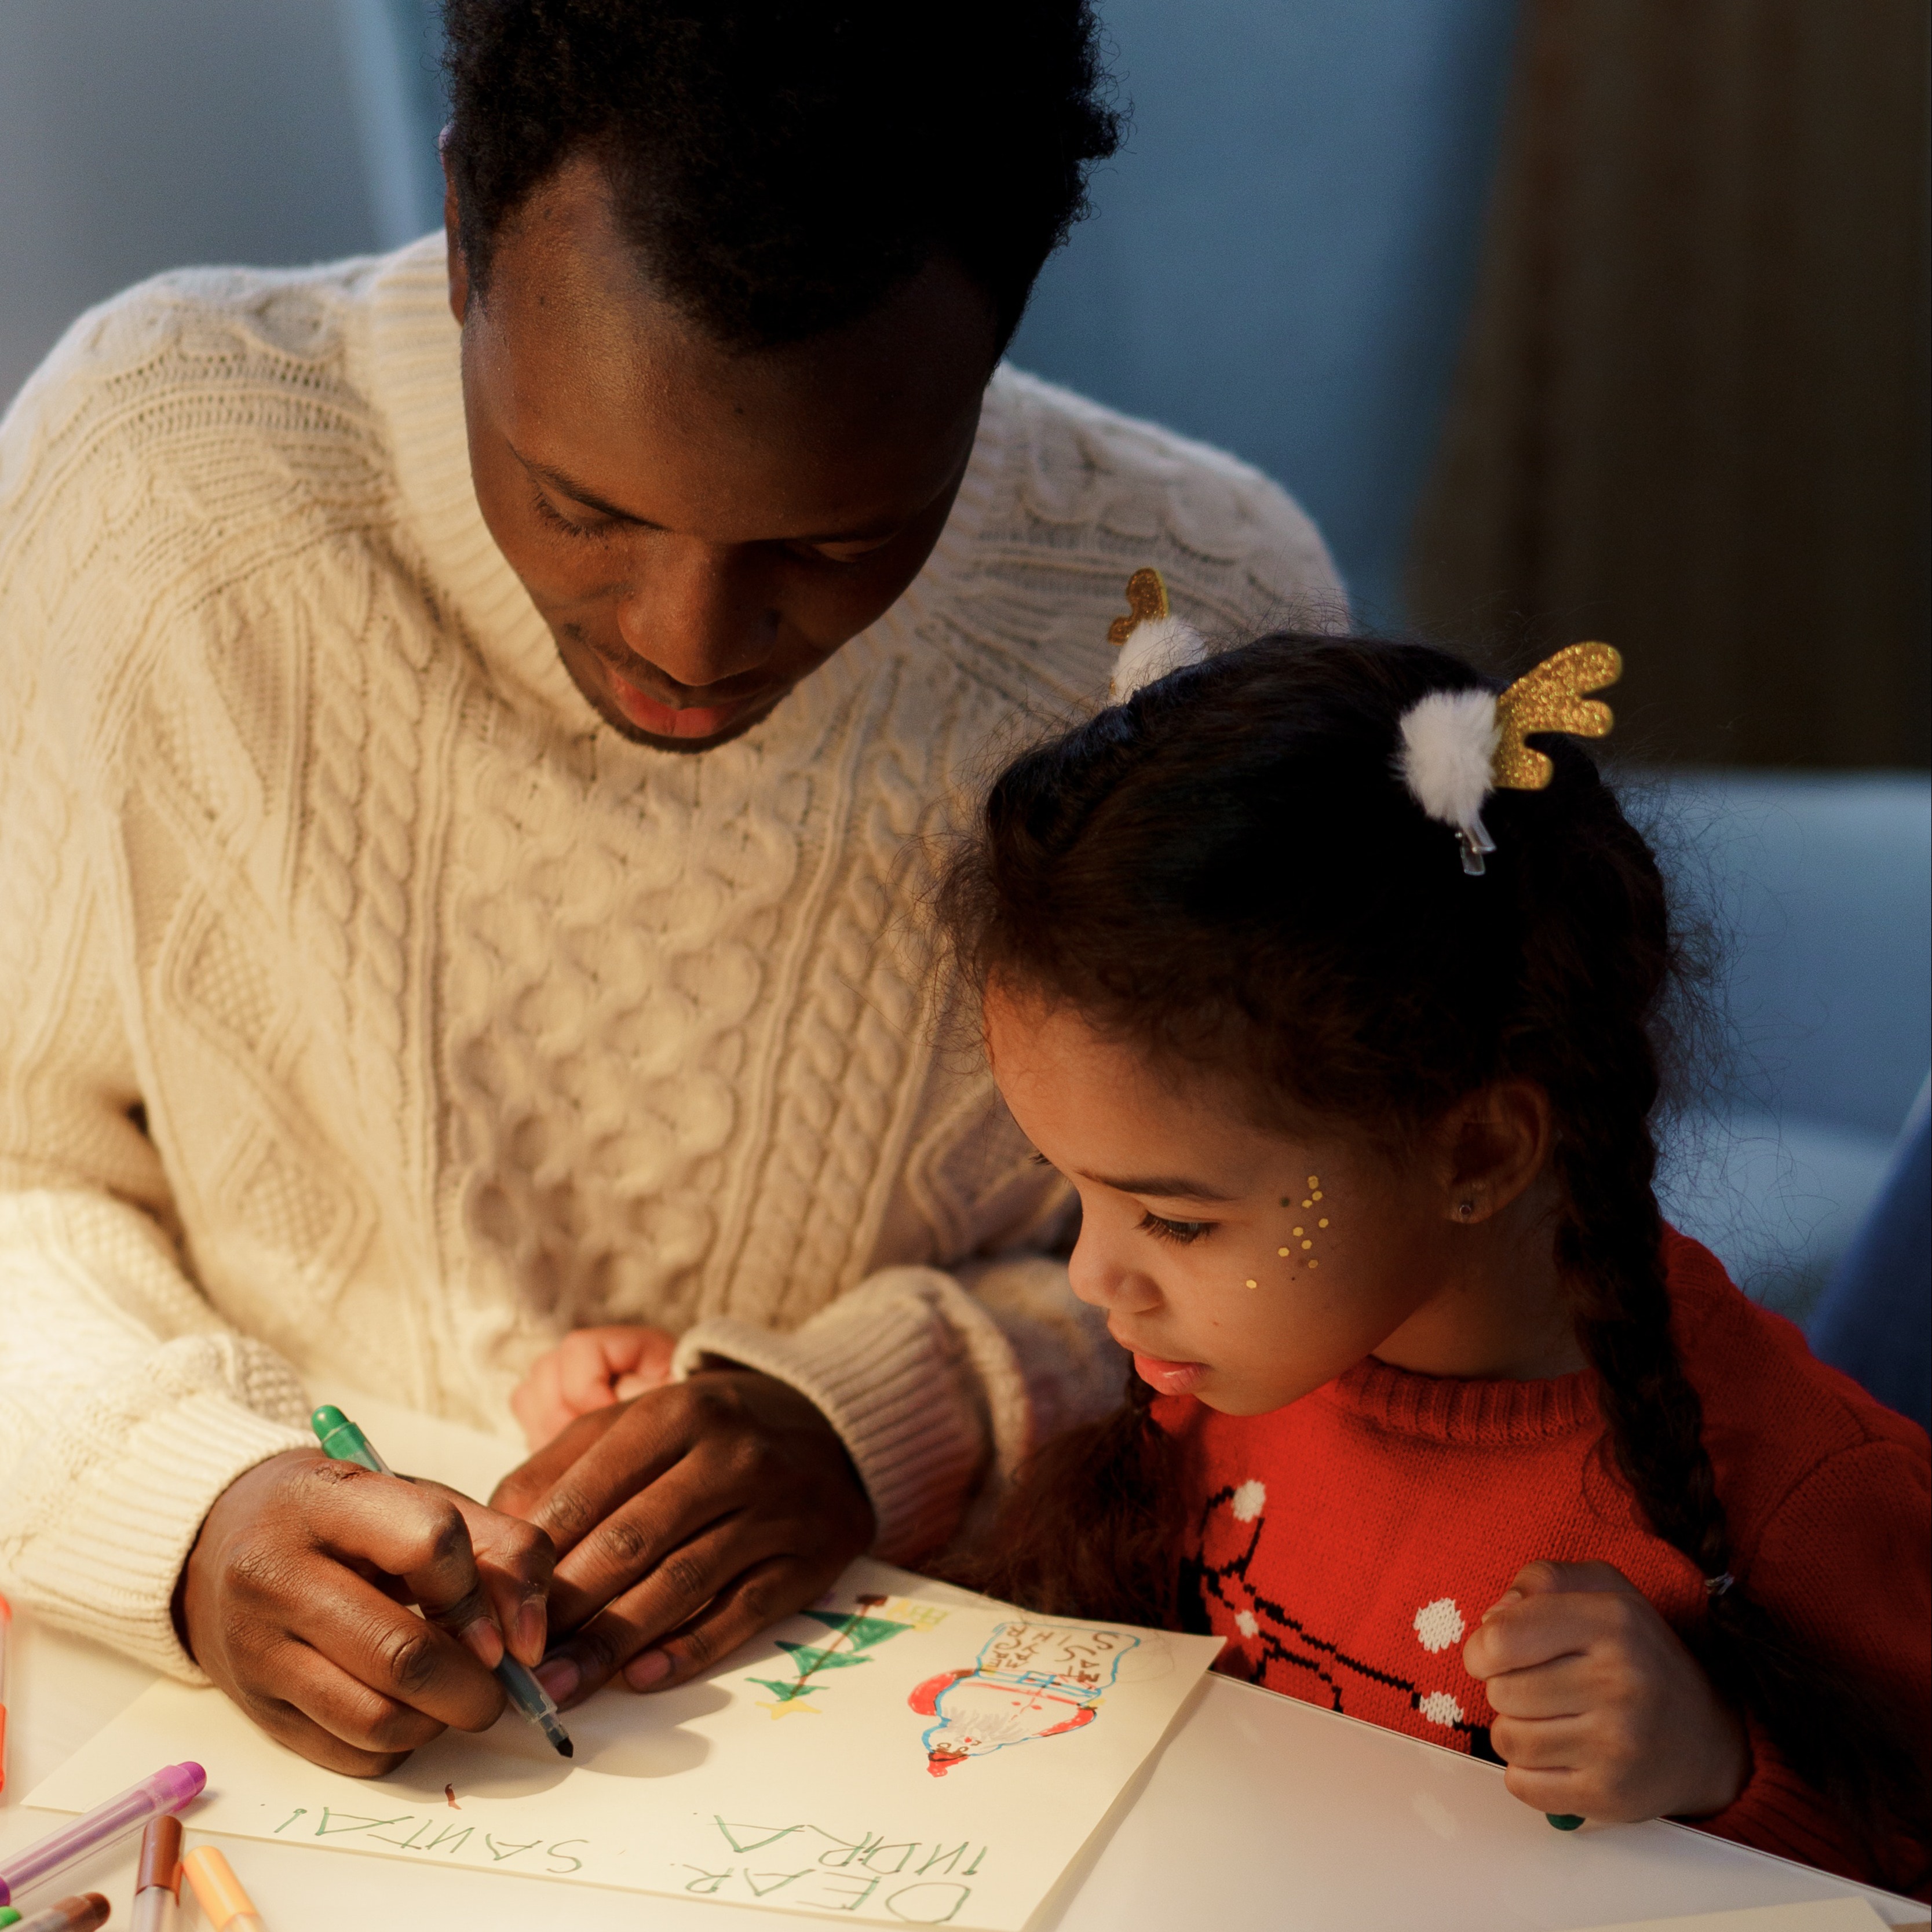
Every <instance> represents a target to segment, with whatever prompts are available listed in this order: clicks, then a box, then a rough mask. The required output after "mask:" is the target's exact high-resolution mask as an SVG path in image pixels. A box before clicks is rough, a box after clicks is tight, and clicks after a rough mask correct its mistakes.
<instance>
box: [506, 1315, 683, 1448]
mask: <svg viewBox="0 0 1932 1932" xmlns="http://www.w3.org/2000/svg"><path fill="white" fill-rule="evenodd" d="M676 1346H677V1337H676V1336H675V1335H673V1334H670V1332H669V1331H667V1330H665V1329H662V1328H637V1327H634V1326H631V1325H613V1326H612V1327H610V1328H573V1329H572V1330H571V1331H570V1333H569V1334H568V1335H566V1336H565V1337H564V1338H563V1340H562V1342H561V1343H559V1345H558V1346H556V1348H554V1349H550V1350H547V1352H545V1353H544V1354H543V1355H539V1356H538V1358H536V1360H535V1361H534V1362H532V1364H530V1372H529V1374H528V1375H526V1376H524V1378H523V1380H522V1381H521V1382H519V1383H518V1384H517V1386H516V1388H515V1389H514V1391H513V1392H512V1393H511V1397H510V1413H511V1415H514V1417H515V1418H517V1421H518V1423H520V1424H521V1425H522V1427H523V1440H524V1441H525V1442H527V1443H528V1444H529V1446H530V1447H531V1448H532V1449H541V1448H543V1447H544V1445H545V1444H547V1443H549V1442H554V1441H555V1440H556V1438H557V1437H558V1436H560V1435H562V1433H563V1432H564V1431H565V1430H566V1429H568V1427H570V1425H571V1424H572V1423H573V1422H574V1421H576V1420H577V1418H578V1417H579V1416H580V1415H590V1414H591V1413H592V1412H593V1411H595V1410H597V1409H608V1408H609V1407H610V1405H611V1404H612V1403H618V1402H628V1401H629V1400H630V1399H631V1397H633V1396H638V1395H642V1394H644V1393H645V1392H646V1391H647V1390H650V1389H654V1388H662V1387H663V1386H664V1384H665V1383H666V1382H668V1381H670V1358H671V1352H672V1351H673V1349H675V1348H676Z"/></svg>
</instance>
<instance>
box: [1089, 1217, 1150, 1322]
mask: <svg viewBox="0 0 1932 1932" xmlns="http://www.w3.org/2000/svg"><path fill="white" fill-rule="evenodd" d="M1067 1280H1068V1282H1069V1283H1070V1284H1071V1286H1072V1287H1073V1292H1074V1293H1075V1294H1076V1295H1078V1296H1079V1298H1080V1299H1081V1300H1082V1301H1085V1302H1087V1303H1088V1304H1091V1306H1092V1307H1095V1308H1105V1309H1109V1310H1113V1309H1118V1310H1120V1311H1121V1313H1123V1314H1135V1315H1138V1314H1144V1313H1146V1312H1147V1311H1148V1310H1150V1309H1151V1308H1154V1307H1158V1306H1159V1304H1160V1290H1159V1289H1157V1288H1156V1287H1155V1286H1154V1283H1153V1281H1152V1280H1151V1278H1150V1277H1148V1276H1147V1275H1146V1274H1143V1273H1142V1271H1140V1270H1139V1269H1138V1268H1133V1267H1130V1266H1129V1265H1127V1262H1126V1261H1125V1260H1124V1258H1123V1257H1121V1256H1119V1255H1118V1254H1116V1253H1114V1252H1112V1249H1111V1248H1110V1246H1109V1243H1108V1241H1106V1238H1105V1237H1104V1236H1102V1235H1097V1234H1096V1233H1095V1232H1094V1228H1093V1225H1092V1223H1091V1222H1087V1223H1083V1224H1082V1227H1081V1229H1080V1238H1079V1240H1078V1241H1076V1242H1075V1243H1074V1244H1073V1253H1072V1254H1071V1255H1070V1256H1068V1257H1067Z"/></svg>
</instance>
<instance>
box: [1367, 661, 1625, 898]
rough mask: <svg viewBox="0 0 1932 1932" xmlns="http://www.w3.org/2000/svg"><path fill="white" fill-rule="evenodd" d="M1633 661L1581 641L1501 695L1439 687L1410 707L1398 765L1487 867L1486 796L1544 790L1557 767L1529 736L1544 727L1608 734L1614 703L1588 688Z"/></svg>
mask: <svg viewBox="0 0 1932 1932" xmlns="http://www.w3.org/2000/svg"><path fill="white" fill-rule="evenodd" d="M1623 668H1624V661H1623V659H1622V658H1621V657H1620V656H1619V655H1618V654H1617V652H1616V651H1615V650H1614V649H1613V648H1612V647H1611V646H1610V645H1608V644H1572V645H1571V646H1570V647H1569V648H1568V649H1567V650H1561V651H1559V652H1557V653H1556V655H1555V656H1554V657H1553V658H1545V659H1544V661H1543V662H1542V663H1541V664H1538V666H1537V667H1536V668H1535V670H1532V671H1530V672H1528V673H1526V674H1525V675H1524V676H1521V677H1520V678H1518V679H1517V681H1516V682H1515V683H1514V684H1513V685H1511V686H1510V688H1508V690H1507V691H1505V692H1504V693H1503V694H1502V696H1501V697H1493V696H1492V695H1491V694H1490V693H1489V692H1488V691H1484V689H1482V688H1481V687H1480V686H1476V687H1474V688H1469V689H1466V690H1463V691H1431V692H1430V694H1429V695H1428V696H1427V697H1424V698H1421V699H1420V700H1418V701H1417V702H1416V703H1414V704H1412V705H1411V706H1409V709H1407V710H1406V712H1403V718H1402V727H1401V732H1400V737H1401V747H1400V750H1399V751H1397V754H1396V769H1397V772H1399V773H1400V775H1401V778H1402V781H1403V784H1406V785H1407V786H1408V787H1409V793H1410V796H1412V797H1413V798H1414V799H1415V802H1416V803H1417V804H1418V805H1421V808H1423V810H1424V811H1425V812H1427V814H1429V816H1430V817H1431V818H1433V819H1435V820H1438V821H1439V823H1442V824H1444V825H1447V826H1451V827H1452V828H1453V829H1454V832H1455V833H1456V836H1457V838H1458V839H1459V840H1460V841H1461V844H1462V847H1463V871H1466V872H1469V873H1472V874H1478V875H1480V874H1481V871H1482V870H1483V855H1484V853H1486V852H1493V851H1494V850H1496V844H1495V841H1493V839H1492V838H1490V834H1489V830H1488V828H1487V826H1484V823H1483V801H1484V799H1486V798H1487V797H1488V796H1489V795H1490V793H1491V792H1492V791H1493V790H1496V789H1498V788H1499V787H1500V788H1501V789H1502V790H1505V791H1541V790H1542V789H1543V788H1544V786H1545V785H1547V784H1549V782H1550V780H1551V779H1552V778H1554V777H1555V776H1556V766H1554V765H1553V764H1552V763H1550V760H1549V759H1548V758H1547V757H1545V756H1544V754H1543V753H1542V752H1541V751H1532V750H1531V749H1530V748H1529V745H1527V744H1526V742H1524V740H1525V739H1526V738H1528V737H1529V736H1531V735H1532V733H1535V732H1538V731H1568V732H1569V733H1572V734H1573V735H1574V736H1577V737H1579V738H1601V737H1602V736H1604V733H1606V732H1607V731H1608V730H1610V724H1611V722H1612V719H1611V715H1610V706H1608V705H1607V704H1604V703H1598V701H1597V700H1595V699H1593V698H1591V697H1588V696H1587V695H1586V693H1588V692H1590V691H1601V690H1602V689H1603V688H1604V686H1605V685H1610V684H1615V683H1616V681H1617V679H1619V677H1621V676H1622V675H1623Z"/></svg>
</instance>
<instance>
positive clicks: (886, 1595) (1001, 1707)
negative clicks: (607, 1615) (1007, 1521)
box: [26, 1561, 1221, 1932]
mask: <svg viewBox="0 0 1932 1932" xmlns="http://www.w3.org/2000/svg"><path fill="white" fill-rule="evenodd" d="M817 1610H818V1611H820V1612H822V1613H823V1614H822V1615H816V1614H811V1613H808V1614H806V1615H803V1616H797V1617H793V1618H792V1619H789V1620H788V1621H787V1622H785V1623H784V1624H781V1625H778V1627H777V1628H776V1629H775V1630H774V1631H771V1632H769V1633H768V1634H766V1636H765V1637H763V1638H761V1639H760V1640H758V1641H757V1643H754V1644H751V1645H750V1646H747V1647H746V1648H745V1649H743V1650H742V1651H740V1652H738V1653H737V1654H736V1656H734V1657H733V1658H732V1659H731V1660H730V1664H729V1665H728V1666H727V1667H724V1668H722V1669H721V1670H718V1671H717V1672H715V1673H712V1675H711V1676H708V1677H706V1678H704V1679H700V1680H699V1681H698V1682H694V1683H692V1684H689V1685H685V1686H683V1687H682V1688H680V1689H679V1690H676V1691H670V1692H666V1693H660V1694H657V1695H655V1696H652V1697H634V1696H632V1695H631V1694H629V1693H628V1692H626V1691H622V1690H621V1689H620V1690H617V1691H604V1692H603V1693H602V1694H600V1695H599V1696H598V1697H594V1698H592V1700H590V1701H589V1703H587V1704H586V1705H585V1706H583V1707H582V1708H581V1709H578V1710H576V1711H573V1712H571V1713H569V1715H568V1719H567V1721H568V1724H569V1727H570V1730H571V1736H572V1738H573V1739H574V1742H575V1744H576V1746H577V1757H576V1760H575V1762H574V1764H566V1763H565V1762H564V1761H563V1760H562V1759H560V1758H559V1757H556V1755H555V1754H553V1752H552V1751H550V1748H549V1746H548V1745H547V1744H545V1742H544V1740H543V1739H542V1737H541V1735H540V1734H539V1733H538V1732H537V1731H536V1730H535V1729H533V1728H532V1727H531V1726H529V1724H526V1723H525V1722H524V1721H523V1720H522V1719H521V1718H518V1717H517V1716H516V1715H514V1713H513V1712H512V1713H506V1714H505V1716H504V1717H503V1718H502V1719H501V1720H499V1722H498V1723H497V1724H496V1726H495V1727H494V1728H493V1730H490V1731H488V1732H487V1733H484V1734H483V1735H482V1736H480V1737H477V1736H468V1735H465V1734H462V1733H455V1732H451V1733H446V1735H445V1736H443V1737H441V1738H440V1739H437V1741H436V1742H434V1744H431V1745H428V1746H427V1747H425V1748H424V1749H423V1750H422V1751H419V1752H417V1753H416V1755H415V1756H414V1757H412V1758H410V1760H408V1762H407V1763H405V1764H404V1766H402V1767H401V1769H400V1770H398V1771H397V1772H395V1773H394V1774H393V1775H391V1776H389V1777H388V1778H377V1779H371V1780H363V1779H359V1778H344V1777H341V1776H338V1775H336V1774H335V1773H334V1772H327V1771H322V1770H319V1769H317V1768H316V1767H315V1766H313V1765H311V1764H310V1763H308V1762H307V1761H306V1760H305V1759H302V1758H300V1757H297V1756H296V1754H294V1753H293V1752H291V1751H285V1750H284V1749H283V1748H281V1746H280V1745H277V1744H275V1743H273V1742H271V1741H270V1740H269V1739H268V1738H267V1737H266V1736H263V1733H260V1731H258V1730H256V1728H255V1727H254V1725H253V1724H251V1723H250V1722H249V1721H248V1719H247V1718H245V1717H244V1716H243V1715H242V1714H241V1712H239V1711H238V1710H237V1709H236V1708H235V1707H234V1706H233V1705H232V1704H230V1703H229V1702H228V1700H227V1699H226V1698H225V1697H223V1696H222V1695H221V1694H220V1693H219V1692H218V1691H196V1690H190V1689H187V1688H184V1686H182V1685H177V1684H172V1683H166V1682H163V1683H159V1684H157V1685H154V1687H153V1688H151V1690H149V1691H146V1692H145V1693H144V1694H142V1696H141V1697H139V1698H138V1699H137V1700H136V1701H135V1702H134V1703H133V1704H132V1705H130V1706H129V1707H128V1709H127V1710H126V1711H125V1712H123V1713H122V1714H121V1716H120V1717H119V1718H117V1719H115V1721H114V1722H113V1723H112V1724H110V1725H108V1726H107V1728H106V1729H105V1730H103V1731H102V1732H101V1733H100V1734H99V1736H97V1737H96V1738H95V1739H94V1740H93V1742H92V1743H91V1744H89V1745H87V1746H86V1748H84V1749H83V1750H82V1751H79V1752H77V1754H75V1755H74V1757H72V1758H71V1759H70V1760H68V1762H67V1763H66V1764H65V1765H64V1766H62V1768H61V1769H59V1770H58V1771H57V1772H55V1774H54V1775H53V1776H52V1778H49V1779H48V1780H47V1781H46V1782H45V1783H44V1784H42V1785H40V1787H39V1788H38V1789H37V1790H35V1791H34V1792H33V1793H31V1795H30V1796H28V1799H27V1801H26V1802H28V1804H29V1805H37V1806H40V1807H42V1808H46V1809H48V1810H51V1811H86V1810H88V1809H89V1808H92V1806H94V1805H98V1804H99V1803H100V1802H102V1800H103V1799H107V1798H110V1797H112V1796H113V1795H114V1794H115V1793H117V1792H118V1791H120V1790H124V1788H125V1787H127V1785H128V1784H130V1783H131V1782H132V1781H133V1780H134V1779H135V1778H139V1777H142V1776H145V1775H146V1774H147V1773H148V1772H150V1771H151V1770H153V1769H156V1768H157V1767H158V1766H161V1765H163V1764H168V1763H178V1762H180V1761H181V1760H184V1759H193V1760H196V1762H198V1763H201V1764H202V1765H204V1766H205V1767H206V1768H207V1771H208V1792H207V1795H206V1796H205V1797H204V1798H202V1799H201V1800H200V1801H199V1802H197V1803H196V1805H194V1806H193V1808H192V1809H191V1810H190V1812H189V1813H188V1814H186V1821H187V1823H190V1825H191V1826H193V1827H194V1828H195V1829H198V1830H202V1831H207V1832H224V1833H227V1834H229V1835H233V1836H235V1837H237V1838H275V1839H279V1840H283V1841H287V1842H290V1843H302V1844H305V1845H311V1846H314V1847H315V1848H316V1849H317V1850H322V1851H327V1850H336V1851H349V1852H364V1853H366V1854H373V1855H377V1856H379V1857H383V1858H412V1859H415V1860H417V1861H419V1862H425V1863H430V1864H434V1863H437V1862H447V1863H449V1864H460V1865H466V1866H470V1867H477V1868H480V1869H482V1870H496V1871H505V1872H516V1873H524V1874H527V1875H532V1876H540V1877H543V1878H547V1879H553V1880H556V1881H559V1882H565V1883H572V1884H580V1885H610V1886H617V1887H621V1888H624V1889H626V1890H629V1891H649V1892H670V1893H679V1892H682V1893H687V1894H693V1895H695V1896H697V1897H709V1898H718V1899H722V1900H729V1901H730V1902H732V1903H737V1904H742V1905H757V1904H760V1903H762V1904H763V1905H766V1906H772V1907H777V1908H782V1909H786V1910H788V1911H793V1912H799V1911H821V1912H836V1913H838V1914H840V1915H842V1916H845V1917H847V1918H858V1919H862V1920H866V1921H871V1922H874V1923H880V1924H919V1925H955V1926H962V1927H980V1928H985V1932H1017V1928H1019V1927H1022V1926H1023V1925H1024V1924H1025V1922H1026V1920H1027V1919H1028V1917H1029V1915H1031V1913H1032V1912H1034V1909H1036V1908H1037V1906H1039V1904H1040V1902H1041V1901H1042V1900H1043V1899H1044V1898H1045V1897H1046V1894H1048V1892H1049V1891H1050V1890H1051V1889H1052V1886H1053V1885H1054V1883H1055V1881H1056V1880H1057V1879H1058V1878H1059V1876H1060V1875H1061V1873H1062V1872H1063V1871H1064V1870H1065V1869H1066V1867H1067V1865H1068V1864H1070V1862H1071V1861H1072V1860H1073V1858H1074V1856H1075V1855H1076V1853H1077V1852H1079V1849H1080V1848H1081V1846H1082V1844H1083V1843H1085V1841H1086V1840H1087V1838H1088V1836H1089V1835H1090V1834H1091V1832H1093V1830H1094V1828H1095V1827H1096V1826H1097V1825H1098V1824H1099V1823H1100V1821H1101V1820H1102V1819H1103V1817H1105V1816H1106V1813H1107V1811H1108V1810H1109V1808H1110V1807H1111V1806H1112V1805H1113V1803H1114V1802H1115V1800H1116V1799H1118V1797H1119V1796H1121V1793H1122V1792H1123V1791H1124V1790H1125V1788H1126V1787H1127V1784H1129V1783H1130V1781H1131V1780H1132V1779H1133V1776H1134V1774H1135V1773H1136V1772H1137V1771H1138V1770H1139V1768H1140V1766H1142V1763H1144V1762H1145V1760H1146V1758H1147V1757H1148V1754H1149V1753H1150V1752H1151V1751H1153V1750H1154V1747H1155V1746H1156V1745H1157V1744H1158V1743H1159V1742H1160V1739H1161V1738H1162V1736H1163V1733H1165V1732H1166V1730H1167V1728H1168V1727H1169V1724H1171V1723H1172V1721H1173V1719H1174V1718H1175V1715H1176V1713H1177V1712H1178V1711H1179V1710H1180V1709H1181V1705H1182V1704H1183V1703H1184V1701H1185V1700H1186V1699H1187V1696H1188V1694H1189V1693H1190V1691H1192V1690H1193V1688H1194V1687H1195V1685H1196V1684H1197V1683H1198V1682H1199V1681H1200V1679H1201V1677H1202V1674H1203V1673H1205V1671H1206V1670H1207V1669H1208V1666H1209V1665H1210V1664H1211V1663H1212V1662H1213V1661H1214V1658H1215V1655H1216V1654H1217V1652H1219V1650H1220V1646H1221V1640H1220V1639H1219V1638H1217V1637H1184V1636H1178V1635H1175V1634H1168V1633H1163V1632H1160V1631H1142V1630H1135V1629H1131V1628H1127V1627H1126V1626H1124V1625H1123V1626H1118V1627H1108V1626H1103V1625H1097V1624H1090V1623H1082V1622H1077V1621H1076V1620H1073V1619H1061V1618H1043V1617H1034V1616H1029V1615H1028V1614H1027V1613H1025V1612H1022V1611H1018V1610H1010V1609H1007V1608H1004V1607H1001V1606H998V1605H995V1604H989V1603H988V1602H987V1601H986V1600H985V1599H983V1598H974V1597H971V1596H969V1595H967V1594H966V1593H965V1592H962V1591H959V1590H955V1589H950V1588H949V1587H948V1586H946V1585H944V1584H941V1583H931V1582H929V1581H927V1580H924V1579H922V1578H919V1577H913V1576H910V1575H908V1574H907V1573H906V1572H904V1571H898V1570H895V1569H892V1568H889V1566H887V1565H883V1564H877V1563H872V1562H865V1561H861V1562H859V1563H856V1564H854V1565H853V1567H852V1568H850V1570H849V1571H847V1572H846V1574H845V1575H844V1577H841V1580H840V1581H839V1583H838V1586H837V1587H836V1588H835V1589H834V1590H833V1591H832V1592H830V1593H829V1595H828V1596H827V1597H826V1598H825V1599H823V1600H822V1601H821V1603H820V1604H819V1606H817Z"/></svg>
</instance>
